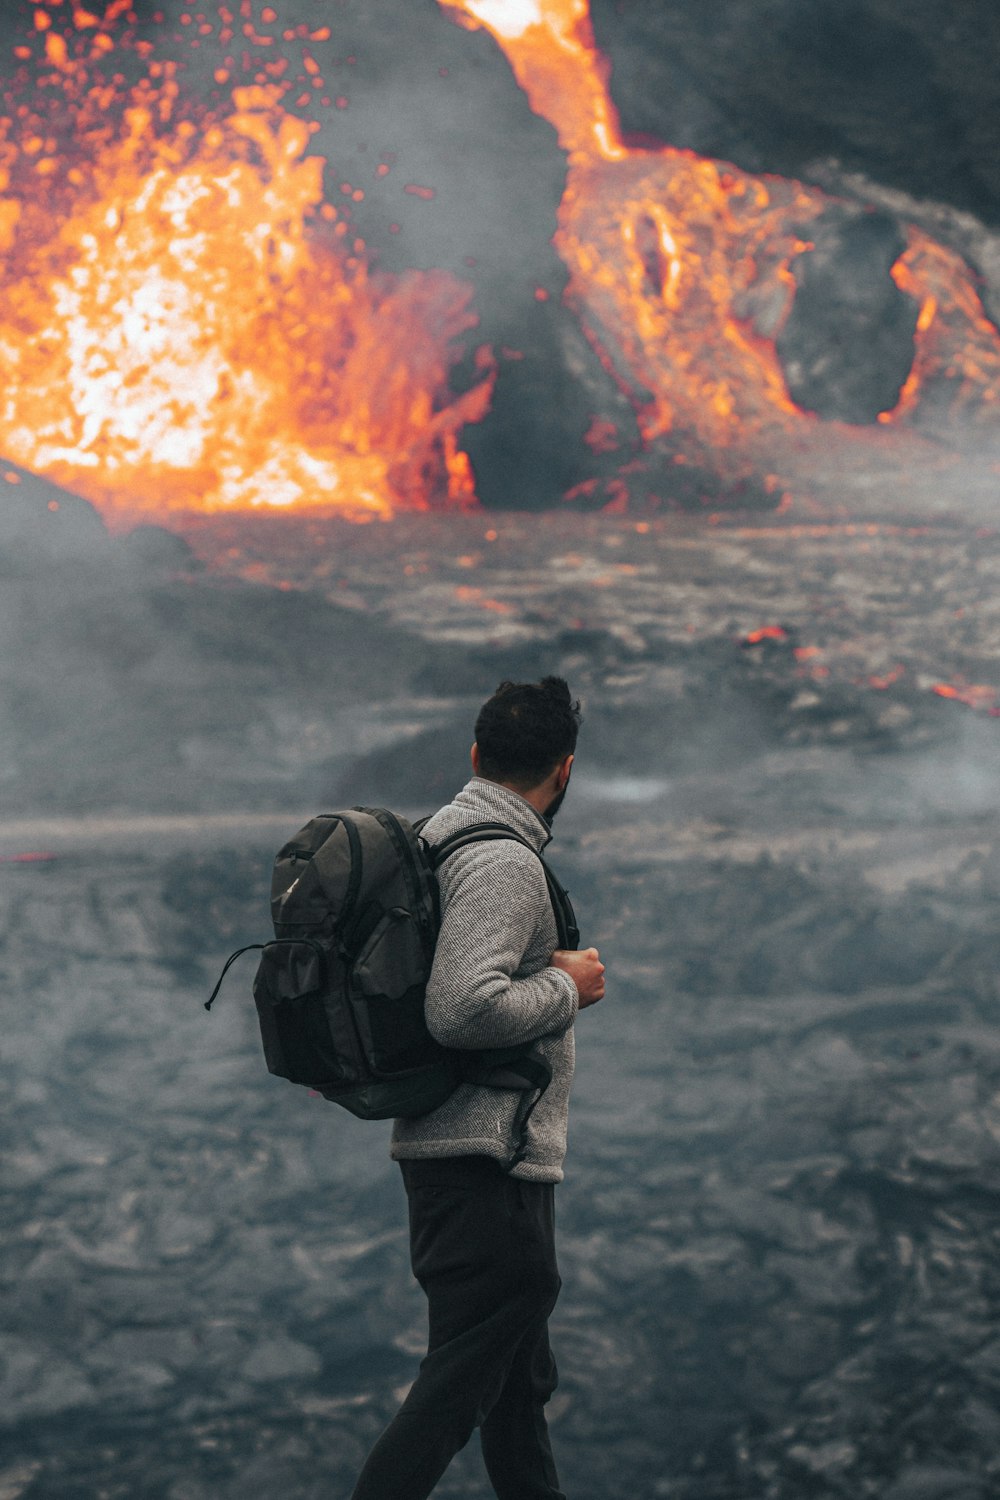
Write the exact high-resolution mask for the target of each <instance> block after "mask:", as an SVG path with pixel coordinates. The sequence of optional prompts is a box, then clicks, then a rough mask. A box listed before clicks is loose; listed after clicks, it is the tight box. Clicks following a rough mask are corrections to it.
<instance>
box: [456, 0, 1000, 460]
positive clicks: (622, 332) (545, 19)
mask: <svg viewBox="0 0 1000 1500" xmlns="http://www.w3.org/2000/svg"><path fill="white" fill-rule="evenodd" d="M441 4H442V5H444V6H445V8H446V10H448V11H449V12H451V13H453V14H455V16H456V19H457V20H458V21H459V23H460V24H462V25H465V26H470V27H475V26H484V27H485V28H486V29H487V30H489V31H490V32H491V33H492V35H493V36H494V38H495V39H496V41H497V42H498V43H499V45H500V47H501V48H502V49H503V51H504V52H505V54H506V55H507V58H508V60H509V62H510V64H511V67H512V68H513V70H514V73H515V75H516V77H517V80H518V82H519V84H520V85H521V87H522V88H523V89H524V90H525V91H526V93H527V95H528V98H529V100H530V102H531V106H532V108H533V109H534V110H535V112H536V113H537V114H540V115H542V116H544V117H545V118H546V119H548V120H549V121H550V122H551V123H552V124H553V125H554V126H555V128H556V130H557V133H558V136H559V140H560V143H561V144H562V146H563V147H564V148H565V150H566V151H567V152H568V156H569V161H568V176H567V183H566V192H565V195H564V197H563V201H562V205H561V208H560V212H559V229H558V233H557V235H556V239H555V244H556V247H557V249H558V250H559V253H560V255H561V256H562V259H563V260H564V262H565V264H566V266H567V268H568V270H569V273H570V281H569V286H568V288H567V292H566V298H567V301H568V303H569V304H570V305H571V306H572V307H573V308H574V310H575V311H576V312H577V314H578V316H579V318H580V320H581V322H582V324H583V326H584V328H585V330H586V332H587V334H588V336H589V338H590V340H591V342H592V343H593V345H594V347H595V348H596V350H597V352H598V353H599V355H600V357H601V359H602V360H603V362H604V363H605V366H606V367H607V368H608V369H609V370H610V371H611V372H612V373H613V374H614V376H615V377H616V379H617V380H618V382H619V384H620V386H621V388H622V389H623V391H624V392H625V393H626V395H627V396H628V397H629V399H630V400H631V401H632V403H633V406H634V407H635V410H636V416H637V419H638V424H639V430H640V433H641V436H642V439H643V442H644V445H645V446H646V447H647V448H650V447H651V446H652V445H654V444H656V443H657V441H658V440H661V439H663V438H664V437H665V436H667V435H668V434H669V435H670V443H669V444H668V451H672V452H673V455H674V456H673V462H674V463H694V464H699V465H703V466H704V467H706V468H708V469H711V470H712V471H713V472H716V473H720V472H721V473H723V474H726V473H728V474H729V476H730V477H731V478H733V479H738V478H740V477H741V476H743V475H745V474H746V473H748V472H750V471H752V470H756V471H757V472H766V470H767V468H768V467H769V466H774V465H778V466H779V467H780V464H781V460H782V458H787V456H788V454H789V450H790V449H791V447H792V446H793V445H794V444H796V443H799V444H801V442H802V440H803V435H804V434H808V433H809V432H810V430H811V429H814V428H816V427H818V426H823V427H825V428H827V429H829V428H840V429H841V431H842V432H843V433H844V434H845V435H846V434H847V433H849V432H851V431H855V430H854V429H847V428H845V427H843V425H842V424H835V423H824V424H820V423H819V422H818V420H817V419H816V418H814V417H812V416H811V415H810V414H808V413H805V412H803V411H801V410H800V409H799V408H797V407H796V406H795V404H794V403H793V402H792V400H791V399H790V397H789V395H788V391H787V388H786V384H785V378H784V374H783V371H782V368H781V364H780V361H779V359H778V355H777V352H776V349H775V338H776V336H777V335H778V333H779V332H780V330H781V328H782V326H783V323H784V321H785V319H786V318H787V316H788V313H789V311H790V309H791V305H792V301H793V299H794V294H795V282H794V278H793V275H792V271H791V262H792V260H793V258H794V257H795V256H796V255H798V254H800V253H802V252H803V251H808V250H809V249H810V248H811V245H810V243H809V225H810V221H812V220H815V219H816V218H818V216H819V215H820V214H821V213H822V212H823V211H824V209H825V208H827V207H828V206H829V205H830V203H831V202H832V201H833V200H832V199H831V198H830V197H829V196H827V195H826V194H824V193H822V192H820V191H819V190H818V189H816V188H811V187H807V186H805V185H804V184H802V183H799V182H794V181H785V180H782V179H779V178H774V177H754V176H751V175H750V174H748V173H746V172H742V171H740V170H739V169H738V168H736V167H733V166H731V165H729V164H727V163H720V162H714V161H710V160H707V159H705V158H703V157H698V156H696V155H694V153H692V152H690V151H678V150H674V149H672V148H671V147H669V146H663V147H659V148H656V149H649V148H646V147H643V148H635V147H631V146H629V145H628V144H627V143H626V142H625V141H624V140H623V138H622V135H621V131H620V129H619V125H618V121H617V117H616V114H615V109H614V106H613V104H612V102H611V100H610V97H609V94H608V88H607V72H608V70H607V66H606V63H605V60H604V59H603V57H602V56H601V54H600V53H599V51H598V49H597V47H596V45H595V43H594V38H593V33H592V29H591V25H590V18H589V5H588V0H441ZM892 274H893V279H894V280H895V281H896V283H897V285H898V286H899V287H900V288H901V289H902V290H904V291H905V292H906V293H907V294H908V295H910V296H911V297H913V298H914V299H915V300H916V302H917V303H918V305H919V308H920V312H919V318H918V323H917V334H916V341H915V342H916V349H915V360H914V365H913V369H912V373H911V375H910V378H909V380H908V381H907V383H906V385H905V386H904V388H903V390H902V392H901V395H900V399H899V402H898V404H897V405H896V407H895V408H894V409H893V410H892V411H888V412H883V413H882V414H881V416H880V419H879V420H880V422H881V424H882V426H883V427H886V426H891V425H893V424H899V423H901V422H903V421H905V420H906V419H908V418H910V417H911V416H912V415H913V414H914V412H915V410H916V408H917V406H918V403H919V400H920V396H921V393H922V391H923V390H924V388H925V387H926V386H927V385H928V383H930V382H931V381H932V380H933V381H938V382H941V383H943V384H945V385H946V386H947V399H946V403H945V404H946V405H947V408H948V411H949V416H950V419H951V420H954V418H955V417H956V416H958V415H960V414H963V415H966V416H967V417H969V418H970V419H971V420H975V419H977V418H981V417H985V418H986V419H987V420H989V421H992V422H994V423H995V421H996V418H997V413H998V402H1000V336H998V334H997V330H996V328H995V327H994V326H993V324H992V323H991V322H990V321H989V319H988V318H987V316H986V314H985V313H984V311H983V308H982V304H981V301H980V298H979V295H978V293H977V291H976V287H975V281H974V278H973V275H972V273H971V272H970V271H969V269H968V267H967V266H966V265H965V264H964V263H963V262H962V261H961V259H960V257H959V256H957V255H955V254H954V253H953V252H951V251H948V250H946V249H944V248H942V247H941V246H939V245H937V244H935V243H934V242H933V241H932V240H930V239H929V238H928V237H927V236H926V235H924V234H923V233H922V232H920V231H919V230H917V229H911V230H910V231H909V243H908V247H907V249H906V251H905V252H904V254H903V255H902V256H901V258H900V259H899V261H897V263H896V265H895V266H894V267H893V272H892ZM774 487H775V488H777V487H778V485H777V484H776V485H775V486H774Z"/></svg>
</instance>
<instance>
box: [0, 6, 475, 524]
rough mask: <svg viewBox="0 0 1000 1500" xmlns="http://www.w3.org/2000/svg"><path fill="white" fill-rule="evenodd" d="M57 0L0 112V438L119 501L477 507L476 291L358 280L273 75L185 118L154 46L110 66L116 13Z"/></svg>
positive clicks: (74, 484)
mask: <svg viewBox="0 0 1000 1500" xmlns="http://www.w3.org/2000/svg"><path fill="white" fill-rule="evenodd" d="M60 5H61V0H53V3H52V4H51V5H50V6H48V7H43V6H39V8H38V10H37V12H36V30H37V32H38V33H39V38H38V44H37V45H36V49H35V53H34V54H32V57H33V59H34V67H35V69H36V72H37V77H36V79H35V80H34V83H35V89H36V92H35V95H34V96H33V98H35V99H36V100H37V99H39V98H40V99H41V101H42V102H41V104H33V105H32V106H31V108H30V109H29V107H28V106H25V105H21V106H20V108H16V109H12V108H10V106H9V105H8V112H7V114H6V115H5V117H4V118H3V120H2V121H0V277H2V286H3V297H2V300H0V377H2V391H3V394H2V397H0V452H2V453H4V454H5V455H6V456H7V457H8V458H10V459H12V460H14V461H16V462H17V463H20V464H22V465H24V466H25V467H28V468H31V469H34V470H36V471H38V472H41V473H44V474H46V475H48V476H50V477H51V478H53V479H55V480H56V481H57V482H59V483H62V484H65V485H66V486H67V487H69V488H71V489H73V490H75V491H76V492H78V493H80V494H82V495H84V496H85V497H87V498H89V499H91V500H93V501H94V502H95V503H96V504H98V505H99V506H100V507H101V508H102V509H103V510H104V511H105V512H106V513H108V514H110V515H111V516H114V515H115V514H116V513H119V512H120V513H122V514H124V513H128V514H129V515H132V516H134V514H135V513H136V512H137V511H140V512H142V511H148V512H150V513H161V512H163V511H169V510H174V509H198V510H205V511H214V510H222V509H228V508H241V507H249V506H290V505H296V506H302V505H307V506H311V507H320V508H323V509H326V510H333V511H339V512H340V513H342V514H344V515H346V516H349V517H351V518H352V519H357V520H363V519H368V518H371V517H381V516H387V515H390V514H391V513H392V512H393V511H394V510H395V509H397V508H399V507H406V508H410V509H413V508H426V507H429V506H443V505H449V504H450V505H464V504H470V503H473V502H474V500H475V494H474V488H473V481H472V475H471V468H470V465H469V462H468V460H467V458H466V456H465V454H464V453H463V452H462V450H461V448H460V446H459V432H460V429H461V427H462V426H463V425H464V424H465V423H467V422H475V421H478V420H480V419H481V418H482V416H483V415H484V414H485V412H486V410H487V409H488V407H489V401H490V393H491V387H492V381H493V369H492V365H491V362H490V359H489V356H488V354H484V355H483V357H482V358H480V360H479V361H478V363H479V368H480V378H479V382H478V384H476V385H475V386H474V387H473V388H472V389H471V390H470V391H468V392H467V393H466V394H465V395H463V396H461V397H459V398H456V397H455V396H453V395H452V394H451V393H450V392H449V388H448V372H449V368H450V366H451V365H452V364H453V363H454V361H455V360H456V359H457V358H458V357H459V356H460V354H461V352H462V349H461V340H462V338H463V336H465V335H466V334H468V332H469V331H470V330H471V329H472V328H473V327H474V326H475V324H476V321H477V319H476V316H475V313H474V311H473V309H472V306H471V296H472V294H471V289H470V288H469V287H468V286H467V285H466V284H464V283H462V282H461V281H459V280H458V279H457V278H455V277H453V276H451V275H450V274H448V273H446V272H443V271H431V272H418V271H413V272H409V273H407V274H404V275H401V276H390V275H387V274H375V273H373V272H372V271H371V270H370V267H369V264H368V261H367V259H366V256H365V253H364V249H365V247H364V245H363V244H362V242H360V241H357V240H354V239H353V236H352V234H351V231H350V229H349V226H348V224H347V222H346V220H345V218H344V217H343V215H338V211H337V210H336V209H334V208H333V207H332V205H329V204H325V203H324V191H323V169H324V166H325V162H324V160H323V159H322V158H321V157H319V156H315V155H310V153H309V142H310V135H311V128H310V125H309V124H308V123H307V122H306V121H305V120H303V119H300V118H297V117H296V116H295V115H293V114H291V113H289V112H288V111H287V110H286V109H285V107H284V105H283V103H282V99H283V96H284V93H285V89H284V88H283V86H282V85H280V84H279V83H276V82H272V81H267V82H265V83H263V84H261V83H257V82H254V83H251V84H248V85H246V86H237V87H234V88H233V90H232V94H231V103H230V104H229V106H228V107H227V108H226V109H224V110H217V111H215V112H211V111H208V110H207V109H199V108H198V107H197V106H192V104H191V102H190V101H185V100H184V99H183V98H182V97H181V93H180V89H179V85H178V82H177V78H176V71H175V68H174V67H173V65H172V64H170V63H166V64H162V65H161V64H157V63H156V62H155V61H153V62H150V61H149V59H148V52H147V50H145V49H148V47H149V44H148V43H138V44H137V46H136V47H135V48H134V50H133V52H132V54H130V55H129V57H128V58H127V61H128V62H129V63H131V64H132V66H133V70H134V71H141V75H142V76H140V77H139V78H138V79H134V80H133V81H132V82H131V83H130V84H128V85H126V84H125V83H124V81H123V79H122V76H121V75H118V76H117V77H116V78H112V79H111V81H108V79H107V77H106V75H103V74H101V73H100V71H99V69H100V65H101V63H102V62H103V61H104V59H105V58H106V57H107V55H108V53H109V51H110V50H112V48H113V47H114V46H116V45H117V43H116V41H115V40H113V37H112V33H113V32H114V31H115V30H116V28H118V29H120V22H121V18H122V15H123V12H125V11H127V8H128V6H127V3H126V4H124V5H123V4H122V0H112V3H111V4H109V5H107V6H106V7H105V9H104V14H103V16H97V15H94V14H93V13H92V12H90V11H87V10H84V9H81V8H76V9H75V10H74V11H73V13H72V15H71V16H68V15H67V14H66V12H65V11H63V10H61V9H60V8H59V7H60ZM245 10H246V7H245V6H244V11H245ZM266 13H267V15H270V16H272V17H273V15H274V13H273V11H270V10H268V11H267V12H266ZM222 15H223V18H225V16H226V15H230V17H231V15H232V13H231V12H226V11H225V7H223V8H222ZM248 24H249V23H248ZM67 28H68V29H67ZM244 31H246V27H245V26H244ZM251 31H252V32H253V38H255V39H256V43H257V44H258V45H261V46H263V43H264V42H265V41H267V40H268V38H266V37H264V36H263V35H262V34H260V33H259V31H257V30H254V29H253V27H252V26H251ZM39 48H41V50H39ZM18 51H19V54H20V53H30V52H31V49H30V48H28V47H24V48H21V49H18ZM305 66H306V67H307V68H308V67H309V59H308V57H307V61H306V64H305ZM313 68H315V64H313ZM279 71H280V70H279ZM224 73H225V70H221V74H220V73H217V74H216V77H217V79H219V78H220V76H221V75H222V74H224ZM261 76H268V75H261ZM67 126H68V128H69V130H71V131H72V139H71V140H69V139H67V134H68V131H67Z"/></svg>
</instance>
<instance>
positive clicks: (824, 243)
mask: <svg viewBox="0 0 1000 1500" xmlns="http://www.w3.org/2000/svg"><path fill="white" fill-rule="evenodd" d="M809 236H810V239H811V240H812V242H813V245H814V248H813V249H811V250H807V251H804V252H803V253H802V254H801V255H798V256H796V257H795V259H794V260H793V261H792V266H791V269H792V273H793V275H794V277H795V280H796V283H797V291H796V294H795V301H794V303H793V304H792V309H791V312H790V314H789V316H788V319H787V321H786V322H785V325H784V327H783V328H782V330H781V332H780V334H779V336H778V339H777V348H778V353H779V355H780V356H781V361H782V364H783V366H784V370H785V379H786V381H787V382H788V390H789V393H790V395H791V397H792V399H793V401H795V402H796V403H797V404H798V405H799V406H802V407H804V408H805V409H806V410H807V411H814V412H817V413H818V414H819V415H820V416H821V417H826V418H831V419H838V420H840V421H843V422H873V421H874V420H875V418H876V417H877V416H878V414H879V412H882V411H889V410H891V409H892V407H894V406H895V405H896V402H897V401H898V399H899V392H900V390H901V389H902V386H903V384H904V382H905V380H906V378H907V376H908V375H909V373H910V367H911V365H912V363H913V336H914V333H915V332H916V326H917V315H918V312H919V309H918V307H917V304H916V303H915V302H914V300H913V298H912V297H908V296H907V295H906V294H905V293H904V292H902V291H900V289H899V287H897V286H896V284H895V282H894V281H893V280H892V278H891V276H890V275H889V271H890V269H891V267H892V266H893V264H894V263H895V261H896V260H897V259H898V258H899V256H900V255H902V253H903V251H904V250H905V248H906V241H905V239H904V237H903V235H902V234H901V232H900V229H899V226H898V224H897V223H896V222H895V220H893V219H892V218H890V216H889V215H888V214H884V213H878V212H868V213H865V212H859V211H857V210H847V209H831V210H829V211H828V212H827V213H826V214H824V216H823V218H822V219H820V220H819V221H818V223H815V224H813V225H810V228H809Z"/></svg>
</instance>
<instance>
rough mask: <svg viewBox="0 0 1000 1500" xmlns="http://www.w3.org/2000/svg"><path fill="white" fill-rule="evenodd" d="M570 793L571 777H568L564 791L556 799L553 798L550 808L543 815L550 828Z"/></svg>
mask: <svg viewBox="0 0 1000 1500" xmlns="http://www.w3.org/2000/svg"><path fill="white" fill-rule="evenodd" d="M568 791H569V777H568V776H567V777H566V785H565V786H564V787H563V789H562V791H561V792H559V793H557V795H556V796H555V797H553V799H552V801H551V802H550V803H549V805H548V807H547V808H546V809H545V811H544V813H543V814H542V817H543V818H544V819H545V821H546V823H548V825H549V827H550V828H551V827H552V820H553V819H554V818H555V815H556V813H557V812H558V811H559V809H560V808H561V807H562V805H563V802H564V801H565V800H566V793H567V792H568Z"/></svg>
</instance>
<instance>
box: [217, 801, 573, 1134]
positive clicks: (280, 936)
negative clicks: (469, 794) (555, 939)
mask: <svg viewBox="0 0 1000 1500" xmlns="http://www.w3.org/2000/svg"><path fill="white" fill-rule="evenodd" d="M426 821H427V819H424V820H422V821H421V822H420V823H416V824H411V823H409V822H407V820H406V819H405V818H402V817H398V816H397V815H396V814H394V813H391V812H389V811H387V810H386V809H385V808H379V807H367V808H366V807H355V808H352V809H351V810H350V811H348V812H337V813H324V814H321V815H320V816H319V817H316V818H312V819H311V820H310V821H309V822H308V823H307V824H306V825H305V827H304V828H302V829H300V831H299V832H298V833H297V834H296V835H295V837H294V838H292V839H290V840H289V842H288V843H287V844H285V845H284V847H283V848H282V849H281V850H279V852H278V855H277V858H276V859H275V862H274V873H273V876H272V880H271V916H272V919H273V922H274V933H275V935H274V938H273V939H272V940H271V941H269V942H266V943H250V944H248V945H247V946H246V947H244V948H239V949H238V950H237V951H236V952H235V953H233V954H231V955H230V957H229V958H228V959H227V960H226V964H225V967H224V968H223V970H222V973H221V975H220V976H219V982H218V984H217V985H216V986H215V989H214V990H213V992H212V995H211V996H210V998H209V999H208V1000H207V1001H206V1003H205V1009H206V1010H209V1009H210V1008H211V1006H212V1002H213V1001H214V1000H215V998H216V996H217V995H218V993H219V990H220V988H221V986H222V981H223V979H224V978H225V976H226V974H227V973H228V971H229V967H230V965H231V964H232V963H234V962H235V960H236V959H237V958H238V957H239V956H240V954H241V953H246V952H249V951H250V950H251V949H260V950H261V958H260V963H259V965H258V968H257V973H256V976H255V978H254V984H253V997H254V1001H255V1003H256V1006H257V1016H258V1020H259V1023H260V1031H261V1038H262V1040H263V1043H264V1056H265V1059H266V1061H267V1066H268V1069H269V1071H270V1072H272V1073H275V1074H277V1075H278V1076H279V1077H282V1078H287V1079H289V1080H290V1081H291V1082H292V1083H300V1084H304V1085H306V1086H307V1087H309V1088H310V1089H312V1090H314V1091H315V1092H316V1093H319V1094H322V1095H323V1096H324V1097H325V1098H327V1099H330V1100H332V1101H333V1102H334V1103H336V1104H341V1105H343V1107H344V1108H345V1109H348V1110H350V1112H351V1113H352V1114H354V1115H357V1116H358V1117H359V1118H360V1119H364V1120H384V1119H389V1118H392V1117H412V1116H416V1115H422V1114H426V1113H427V1112H428V1111H429V1110H432V1109H436V1108H437V1107H438V1105H440V1104H443V1103H444V1101H445V1100H446V1099H447V1098H448V1097H449V1095H450V1094H452V1093H453V1092H454V1091H455V1089H456V1088H457V1087H458V1086H459V1084H460V1083H464V1082H470V1083H481V1084H487V1085H488V1086H490V1087H493V1088H504V1089H516V1090H519V1091H523V1092H524V1099H523V1101H522V1106H521V1109H520V1111H519V1117H518V1120H517V1122H516V1129H515V1134H516V1135H517V1137H518V1141H519V1147H518V1149H519V1150H520V1151H523V1148H524V1139H525V1127H526V1124H527V1118H528V1115H529V1114H530V1111H531V1109H533V1108H534V1106H535V1104H537V1102H538V1099H539V1098H540V1097H541V1095H542V1093H544V1091H545V1088H546V1087H547V1086H548V1083H549V1081H550V1078H551V1071H550V1069H549V1067H548V1065H547V1064H546V1063H545V1062H544V1061H543V1060H542V1059H541V1058H540V1057H539V1056H538V1055H537V1054H536V1053H535V1052H534V1051H533V1049H532V1047H531V1046H530V1045H528V1046H522V1047H509V1048H500V1049H493V1050H484V1051H479V1052H472V1051H466V1050H464V1049H463V1050H461V1051H458V1050H455V1049H451V1048H446V1047H442V1046H441V1045H440V1044H439V1043H438V1042H436V1041H435V1040H434V1038H433V1037H432V1036H431V1034H430V1032H429V1031H428V1030H427V1025H426V1022H425V1020H424V991H425V988H426V984H427V980H428V978H429V976H430V971H431V964H432V962H433V958H434V945H435V942H436V940H437V933H438V928H439V926H440V910H439V902H438V886H437V876H436V871H437V869H438V867H439V866H440V865H441V863H442V862H443V860H445V859H446V858H447V857H448V855H449V854H454V853H455V852H456V850H458V849H461V848H464V847H465V846H466V845H468V844H471V843H479V842H483V841H486V840H492V839H514V840H516V841H517V842H518V843H521V844H524V845H525V846H526V847H527V848H529V849H531V850H532V853H534V854H536V856H537V858H538V859H539V860H540V861H541V864H542V868H543V870H544V872H545V878H546V882H547V885H548V889H549V895H550V898H551V900H552V907H553V913H554V915H555V919H556V928H557V931H558V936H559V946H560V947H561V948H576V946H577V944H578V942H579V933H578V931H577V929H576V922H575V917H574V915H573V908H572V906H571V904H570V901H569V897H568V895H567V893H566V891H565V890H564V889H563V887H562V886H561V885H560V884H559V882H558V880H557V879H556V878H555V876H554V875H553V873H552V871H551V870H550V869H549V867H548V865H547V864H546V862H545V860H544V859H542V856H541V855H540V854H538V852H537V850H535V849H534V848H533V846H532V845H531V844H529V843H528V841H527V840H526V839H523V838H522V837H521V836H520V834H518V833H515V832H514V830H513V829H511V828H508V827H506V825H504V824H502V823H478V824H475V825H473V826H472V827H469V828H463V829H461V830H460V831H459V832H457V833H455V834H452V835H451V836H450V837H449V838H447V839H445V840H444V841H443V842H442V843H440V844H438V845H436V846H435V847H433V848H432V847H431V846H430V845H428V844H427V843H426V842H425V840H424V839H422V838H421V837H420V830H421V829H422V827H423V825H424V823H425V822H426ZM515 1159H519V1157H518V1156H516V1157H515Z"/></svg>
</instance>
